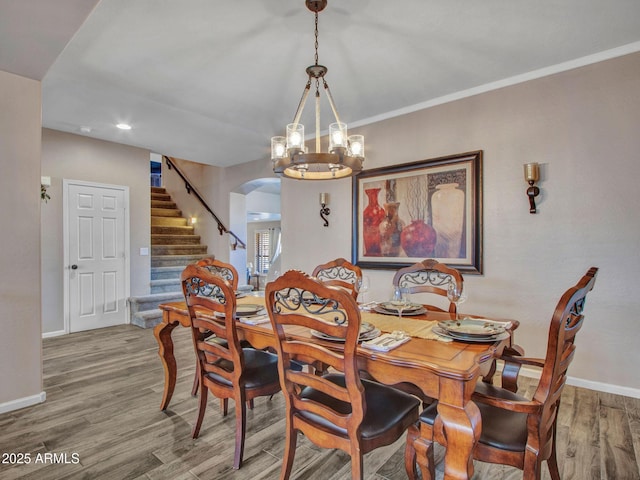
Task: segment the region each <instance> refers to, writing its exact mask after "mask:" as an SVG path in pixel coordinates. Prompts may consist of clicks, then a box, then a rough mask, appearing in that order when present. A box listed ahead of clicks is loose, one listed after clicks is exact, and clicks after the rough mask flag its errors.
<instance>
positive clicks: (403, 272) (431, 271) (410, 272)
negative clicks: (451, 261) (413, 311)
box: [393, 258, 464, 313]
mask: <svg viewBox="0 0 640 480" xmlns="http://www.w3.org/2000/svg"><path fill="white" fill-rule="evenodd" d="M452 283H453V284H455V286H456V287H457V288H458V289H459V290H462V288H463V285H464V279H463V278H462V274H461V273H460V272H459V271H458V270H456V269H455V268H452V267H448V266H447V265H445V264H444V263H440V262H438V261H436V260H433V259H431V258H428V259H426V260H423V261H422V262H418V263H416V264H414V265H411V266H409V267H405V268H401V269H400V270H398V271H397V272H396V274H395V275H394V277H393V286H394V287H400V288H404V289H406V291H407V293H434V294H436V295H440V296H442V297H444V298H447V289H448V287H449V285H450V284H452ZM425 308H427V310H435V311H438V312H445V311H448V312H449V313H456V311H457V308H456V304H455V303H453V302H449V309H448V310H443V309H442V308H440V307H437V306H435V305H425Z"/></svg>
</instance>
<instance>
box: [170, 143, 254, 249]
mask: <svg viewBox="0 0 640 480" xmlns="http://www.w3.org/2000/svg"><path fill="white" fill-rule="evenodd" d="M162 158H163V159H164V161H165V162H166V163H167V168H169V170H172V169H173V170H175V171H176V173H177V174H178V175H180V178H181V179H182V180H183V181H184V187H185V189H186V190H187V193H188V194H189V195H191V192H193V194H194V195H195V197H196V198H197V199H198V200H199V201H200V203H201V204H202V206H203V207H204V208H205V209H206V210H207V211H208V212H209V213H210V214H211V216H212V217H213V219H214V220H215V221H216V223H217V224H218V231H219V232H220V235H223V234H225V233H227V234H229V235H231V236H232V237H233V238H234V243H233V244H231V248H233V249H234V250H235V249H236V248H238V247H240V248H242V249H246V248H247V244H246V243H244V242H243V241H242V240H240V238H239V237H238V236H237V235H236V234H235V233H233V232H232V231H231V230H229V229H228V228H227V227H225V226H224V223H222V220H220V219H219V218H218V216H217V215H216V214H215V212H214V211H213V210H211V207H209V205H208V204H207V202H206V201H205V199H204V198H202V195H200V193H198V190H197V189H196V188H195V187H194V186H193V185H192V184H191V182H190V181H189V179H188V178H187V177H186V176H185V175H184V174H183V173H182V172H181V171H180V169H179V168H178V166H177V165H176V164H175V163H173V161H172V159H171V157H168V156H166V155H163V156H162Z"/></svg>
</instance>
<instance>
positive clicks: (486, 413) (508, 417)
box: [420, 382, 527, 452]
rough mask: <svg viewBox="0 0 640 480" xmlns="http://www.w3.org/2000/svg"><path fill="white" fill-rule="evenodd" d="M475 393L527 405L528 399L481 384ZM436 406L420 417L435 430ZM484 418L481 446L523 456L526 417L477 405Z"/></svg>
mask: <svg viewBox="0 0 640 480" xmlns="http://www.w3.org/2000/svg"><path fill="white" fill-rule="evenodd" d="M476 392H479V393H482V394H484V395H487V396H490V397H497V398H503V399H507V400H516V401H527V399H526V398H524V397H522V396H520V395H518V394H516V393H512V392H510V391H508V390H504V389H502V388H498V387H494V386H493V385H489V384H487V383H484V382H478V385H477V387H476ZM437 404H438V402H434V403H433V404H431V405H429V407H427V408H426V409H425V410H424V411H423V412H422V413H421V414H420V421H421V422H424V423H426V424H427V425H431V426H433V422H434V421H435V418H436V415H437V413H438V412H437ZM476 405H478V409H479V410H480V415H481V416H482V433H481V435H480V443H484V444H485V445H489V446H492V447H496V448H499V449H501V450H510V451H513V452H522V451H524V449H525V445H526V444H527V414H526V413H518V412H511V411H508V410H503V409H501V408H496V407H492V406H489V405H484V404H482V403H480V402H479V401H478V402H476Z"/></svg>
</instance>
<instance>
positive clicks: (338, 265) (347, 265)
mask: <svg viewBox="0 0 640 480" xmlns="http://www.w3.org/2000/svg"><path fill="white" fill-rule="evenodd" d="M312 275H313V276H314V277H316V278H317V279H318V280H320V281H321V282H324V283H326V284H327V285H333V286H337V287H341V288H344V289H346V290H348V291H349V292H351V295H352V296H353V298H355V299H357V298H358V292H359V291H360V282H361V281H362V270H361V269H360V267H358V266H356V265H353V264H352V263H351V262H349V261H347V260H345V259H344V258H336V259H335V260H332V261H330V262H327V263H324V264H322V265H318V266H317V267H316V268H315V269H314V270H313V273H312Z"/></svg>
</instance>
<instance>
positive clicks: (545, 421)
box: [405, 267, 598, 480]
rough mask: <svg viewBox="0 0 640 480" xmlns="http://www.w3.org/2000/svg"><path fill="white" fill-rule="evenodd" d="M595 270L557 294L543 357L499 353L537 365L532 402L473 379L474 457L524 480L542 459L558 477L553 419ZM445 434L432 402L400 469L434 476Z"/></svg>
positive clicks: (555, 479)
mask: <svg viewBox="0 0 640 480" xmlns="http://www.w3.org/2000/svg"><path fill="white" fill-rule="evenodd" d="M597 273H598V269H597V268H595V267H593V268H591V269H589V270H588V271H587V273H586V274H585V275H584V276H583V277H582V278H581V279H580V281H578V283H577V284H576V285H575V286H573V287H571V288H570V289H568V290H567V291H566V292H565V293H564V295H562V297H561V298H560V301H559V302H558V304H557V306H556V309H555V311H554V313H553V316H552V318H551V323H550V326H549V337H548V342H547V354H546V357H545V358H544V359H534V358H526V357H520V356H514V357H506V356H505V357H503V359H504V360H505V362H507V363H512V364H513V365H516V369H519V368H520V366H522V365H528V366H533V367H537V368H540V369H541V376H540V380H539V382H538V385H537V388H536V390H535V393H534V394H533V397H532V399H531V400H529V399H528V398H525V397H523V396H521V395H518V394H517V393H513V392H511V391H509V390H506V389H504V388H501V387H497V386H493V385H489V384H487V383H484V382H478V385H477V387H476V390H475V392H474V394H473V396H472V400H473V401H474V402H475V403H476V405H477V406H478V409H479V410H480V418H481V421H482V432H481V434H480V438H479V440H478V443H477V444H476V447H475V449H474V451H473V457H474V459H476V460H479V461H481V462H488V463H497V464H502V465H510V466H513V467H516V468H519V469H520V470H523V479H524V480H539V479H540V478H541V467H542V462H543V461H545V460H546V461H547V466H548V467H549V473H550V474H551V478H552V480H560V473H559V470H558V461H557V458H556V422H557V419H558V409H559V407H560V399H561V395H562V390H563V388H564V384H565V382H566V378H567V369H568V367H569V364H570V363H571V360H572V359H573V356H574V353H575V349H576V346H575V337H576V334H577V333H578V331H579V330H580V328H581V327H582V324H583V321H584V316H583V310H584V306H585V300H586V296H587V294H588V293H589V292H590V291H591V290H592V289H593V286H594V285H595V281H596V275H597ZM445 435H446V432H443V428H442V422H441V421H439V417H438V416H437V402H436V403H434V404H432V405H430V406H429V407H428V408H426V409H425V410H424V411H423V412H422V414H421V415H420V420H419V422H418V426H415V425H413V426H411V427H410V428H409V433H408V435H407V444H406V450H405V467H406V470H407V475H408V476H409V478H410V479H415V478H416V476H417V468H416V460H417V464H418V465H419V466H420V469H421V471H422V479H423V480H432V479H435V465H434V457H433V440H434V439H435V440H436V441H438V442H439V443H441V444H444V445H445V446H446V437H445Z"/></svg>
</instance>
